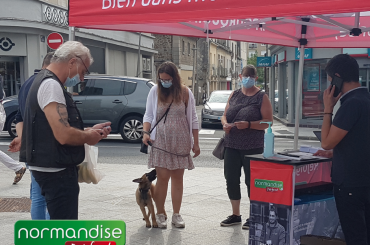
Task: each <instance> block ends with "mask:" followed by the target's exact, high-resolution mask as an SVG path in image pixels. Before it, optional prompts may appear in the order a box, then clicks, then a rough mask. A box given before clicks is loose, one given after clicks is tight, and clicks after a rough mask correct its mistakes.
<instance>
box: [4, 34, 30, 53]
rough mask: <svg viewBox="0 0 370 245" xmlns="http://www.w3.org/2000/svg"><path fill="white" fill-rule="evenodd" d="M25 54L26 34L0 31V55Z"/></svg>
mask: <svg viewBox="0 0 370 245" xmlns="http://www.w3.org/2000/svg"><path fill="white" fill-rule="evenodd" d="M1 55H4V56H27V48H26V35H22V34H13V33H1V32H0V56H1Z"/></svg>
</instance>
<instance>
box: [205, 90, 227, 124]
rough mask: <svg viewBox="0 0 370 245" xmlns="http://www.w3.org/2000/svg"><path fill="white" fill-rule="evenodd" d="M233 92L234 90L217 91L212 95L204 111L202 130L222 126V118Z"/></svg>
mask: <svg viewBox="0 0 370 245" xmlns="http://www.w3.org/2000/svg"><path fill="white" fill-rule="evenodd" d="M232 92H233V90H216V91H213V92H212V93H211V95H210V97H209V100H207V101H206V103H205V104H204V108H203V110H202V128H206V127H207V126H211V125H217V126H220V125H221V117H222V116H223V114H224V111H225V107H226V104H227V100H228V99H229V97H230V94H231V93H232Z"/></svg>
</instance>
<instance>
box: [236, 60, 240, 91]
mask: <svg viewBox="0 0 370 245" xmlns="http://www.w3.org/2000/svg"><path fill="white" fill-rule="evenodd" d="M239 67H240V65H239V64H236V66H235V88H236V81H237V80H238V75H239V74H240V72H239Z"/></svg>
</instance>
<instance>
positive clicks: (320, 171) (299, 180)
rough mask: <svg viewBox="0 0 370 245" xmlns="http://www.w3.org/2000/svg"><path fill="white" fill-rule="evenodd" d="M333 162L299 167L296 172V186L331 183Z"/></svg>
mask: <svg viewBox="0 0 370 245" xmlns="http://www.w3.org/2000/svg"><path fill="white" fill-rule="evenodd" d="M330 173H331V162H321V163H312V164H306V165H302V166H298V167H297V168H296V171H295V184H296V185H304V184H312V183H318V182H327V183H331V177H330Z"/></svg>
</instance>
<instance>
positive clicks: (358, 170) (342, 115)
mask: <svg viewBox="0 0 370 245" xmlns="http://www.w3.org/2000/svg"><path fill="white" fill-rule="evenodd" d="M326 72H327V74H328V79H329V81H332V79H333V77H334V76H337V77H340V78H341V79H342V80H343V86H342V90H341V93H340V94H339V95H338V96H337V97H334V87H333V86H330V87H329V88H328V89H327V90H325V92H324V106H325V110H324V120H323V125H322V133H321V136H322V142H321V145H322V148H324V149H325V150H332V155H333V165H332V176H331V177H332V182H333V184H334V197H335V201H336V205H337V209H338V214H339V219H340V222H341V225H342V229H343V233H344V236H345V239H346V243H347V245H360V244H361V245H366V244H370V93H369V92H368V90H367V88H364V87H361V85H360V83H359V66H358V64H357V61H356V60H355V59H354V58H352V57H350V56H349V55H347V54H340V55H337V56H335V57H334V58H332V59H331V60H330V61H329V63H328V65H327V68H326ZM339 99H340V103H341V106H340V108H339V109H338V111H337V113H336V115H335V117H334V120H333V122H332V115H333V114H332V113H333V108H334V106H335V105H336V103H337V102H338V100H339ZM320 154H324V153H322V152H319V153H318V155H320ZM325 154H326V155H327V156H328V155H330V154H331V153H330V151H329V152H326V153H325Z"/></svg>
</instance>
